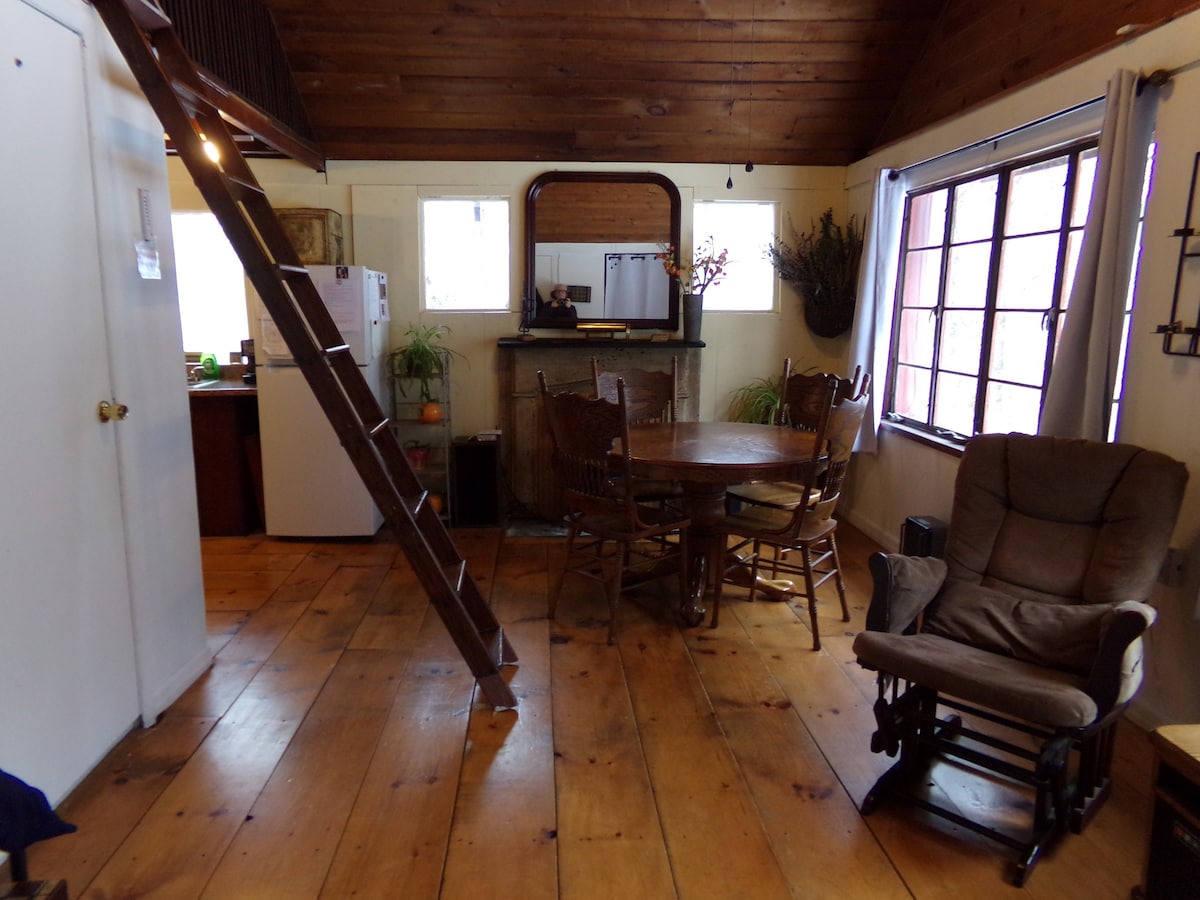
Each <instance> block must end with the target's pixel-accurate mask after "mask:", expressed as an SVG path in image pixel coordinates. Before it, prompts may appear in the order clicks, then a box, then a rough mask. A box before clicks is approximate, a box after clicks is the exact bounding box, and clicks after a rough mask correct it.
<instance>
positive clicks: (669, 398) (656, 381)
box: [592, 356, 679, 424]
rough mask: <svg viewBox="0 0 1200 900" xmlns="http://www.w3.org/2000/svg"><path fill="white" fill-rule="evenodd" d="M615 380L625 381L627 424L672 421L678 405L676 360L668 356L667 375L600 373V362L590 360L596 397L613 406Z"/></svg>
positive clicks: (624, 371)
mask: <svg viewBox="0 0 1200 900" xmlns="http://www.w3.org/2000/svg"><path fill="white" fill-rule="evenodd" d="M618 379H620V380H623V381H624V382H625V412H626V415H628V416H629V422H630V424H636V423H639V422H674V421H675V416H676V412H677V408H678V403H679V357H677V356H672V357H671V371H670V372H650V371H647V370H645V369H612V370H607V371H602V370H601V368H600V361H599V360H598V359H596V357H594V356H593V357H592V387H593V388H594V389H595V391H596V396H597V397H603V398H604V399H605V400H608V401H610V402H612V403H615V402H616V400H617V380H618Z"/></svg>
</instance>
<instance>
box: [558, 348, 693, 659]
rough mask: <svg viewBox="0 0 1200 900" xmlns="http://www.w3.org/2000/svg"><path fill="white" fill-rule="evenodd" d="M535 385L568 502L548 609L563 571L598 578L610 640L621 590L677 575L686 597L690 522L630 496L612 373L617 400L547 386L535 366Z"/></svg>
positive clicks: (623, 423)
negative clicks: (563, 556)
mask: <svg viewBox="0 0 1200 900" xmlns="http://www.w3.org/2000/svg"><path fill="white" fill-rule="evenodd" d="M538 385H539V387H540V389H541V395H542V404H543V409H544V410H545V415H546V421H547V422H548V423H549V426H550V435H551V440H552V442H553V447H554V455H553V460H554V462H553V465H554V469H555V471H556V473H557V474H558V477H559V480H560V481H561V483H562V487H563V496H564V501H565V503H566V507H567V513H566V524H567V552H566V559H565V561H564V564H563V568H562V569H561V570H560V571H559V572H558V573H557V575H556V576H555V578H554V581H553V584H552V586H551V589H550V606H549V615H550V618H551V619H553V618H554V614H555V612H556V610H557V608H558V600H559V596H560V594H561V593H562V586H563V581H564V580H565V578H566V576H567V574H568V573H572V574H576V575H580V576H583V577H584V578H588V579H591V580H593V581H597V582H599V583H601V584H603V585H604V588H605V593H606V596H607V597H608V607H609V622H608V643H610V644H612V643H613V642H614V641H615V640H616V633H617V605H618V601H619V599H620V595H621V593H622V592H623V591H625V590H628V589H629V588H632V587H634V586H635V585H638V584H642V583H644V582H646V581H650V580H652V579H656V578H661V577H663V576H665V575H670V574H675V575H676V576H677V577H678V580H679V601H680V606H681V607H682V605H683V602H684V601H685V600H686V599H687V597H688V577H687V576H688V573H687V565H688V560H689V559H690V556H689V554H688V540H687V529H688V526H689V525H690V524H691V523H690V520H689V519H688V517H687V516H686V515H685V514H684V513H682V512H680V511H679V510H678V509H677V508H676V507H674V506H672V505H670V504H659V505H647V504H644V503H640V502H639V501H638V498H637V496H636V495H635V484H634V479H633V476H632V472H631V461H630V454H629V446H630V445H629V421H628V415H627V410H626V403H625V386H624V382H623V381H622V380H620V379H618V380H617V385H616V387H617V400H616V402H611V401H609V400H606V399H604V398H602V397H597V398H592V397H588V396H585V395H583V394H578V393H572V392H561V393H552V392H551V391H550V390H549V389H548V388H547V387H546V376H545V373H544V372H541V371H539V372H538ZM614 468H615V472H614ZM614 476H615V477H614Z"/></svg>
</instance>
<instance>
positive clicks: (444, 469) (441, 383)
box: [392, 353, 454, 522]
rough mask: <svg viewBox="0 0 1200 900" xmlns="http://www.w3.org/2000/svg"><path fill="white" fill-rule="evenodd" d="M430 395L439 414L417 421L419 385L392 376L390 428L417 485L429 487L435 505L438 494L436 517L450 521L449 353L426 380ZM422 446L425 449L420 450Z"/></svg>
mask: <svg viewBox="0 0 1200 900" xmlns="http://www.w3.org/2000/svg"><path fill="white" fill-rule="evenodd" d="M429 392H430V395H431V396H432V397H433V398H434V399H435V400H437V402H438V404H439V405H440V407H441V410H442V417H441V419H440V420H439V421H436V422H423V421H421V408H422V405H423V404H422V402H421V385H420V383H419V382H418V381H417V380H415V379H411V378H395V377H393V378H392V431H393V433H394V434H395V435H396V441H397V442H398V443H399V444H400V447H401V449H402V450H403V451H404V455H405V456H406V457H407V458H408V461H409V465H410V466H411V467H412V470H413V474H414V475H415V476H416V477H417V480H418V481H419V482H420V483H421V487H422V488H424V489H425V490H427V491H429V494H430V500H431V502H432V503H433V504H434V505H435V508H436V504H437V503H438V500H437V499H435V498H437V497H440V498H441V508H440V509H439V510H438V517H439V518H440V519H441V520H442V521H443V522H448V521H450V508H451V505H452V504H453V502H454V498H453V497H452V496H451V494H452V492H453V481H452V479H451V478H450V458H451V457H450V452H451V449H450V448H451V444H452V440H451V435H452V434H453V431H452V430H451V422H452V417H451V410H450V355H449V354H448V353H447V354H445V355H444V357H443V360H442V377H441V378H431V379H430V380H429ZM423 449H426V450H427V451H428V452H427V453H424V454H422V453H420V452H416V453H414V452H413V451H420V450H423Z"/></svg>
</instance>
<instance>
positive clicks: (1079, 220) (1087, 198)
mask: <svg viewBox="0 0 1200 900" xmlns="http://www.w3.org/2000/svg"><path fill="white" fill-rule="evenodd" d="M1099 152H1100V151H1099V150H1097V149H1096V148H1095V147H1093V148H1091V149H1090V150H1085V151H1084V152H1083V153H1082V154H1080V156H1079V168H1078V170H1077V171H1076V173H1075V202H1074V203H1072V204H1071V227H1073V228H1082V227H1083V223H1084V222H1086V221H1087V214H1088V208H1089V207H1090V206H1091V203H1092V185H1093V184H1095V182H1096V155H1097V154H1098V153H1099ZM1147 183H1149V181H1147ZM1142 205H1143V206H1145V203H1143V204H1142Z"/></svg>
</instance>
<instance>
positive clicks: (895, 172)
mask: <svg viewBox="0 0 1200 900" xmlns="http://www.w3.org/2000/svg"><path fill="white" fill-rule="evenodd" d="M1103 100H1104V97H1103V96H1100V97H1093V98H1092V99H1091V100H1084V101H1083V102H1082V103H1076V104H1075V105H1074V106H1069V107H1067V108H1066V109H1060V110H1059V111H1058V112H1053V113H1050V114H1049V115H1047V116H1042V117H1041V118H1040V119H1034V120H1033V121H1032V122H1026V123H1025V124H1024V125H1018V126H1016V127H1015V128H1010V129H1008V130H1007V131H1002V132H1000V133H999V134H994V135H992V136H991V137H987V138H983V139H981V140H978V141H976V142H975V143H973V144H965V145H964V146H962V147H956V148H955V149H953V150H947V151H946V152H945V153H939V154H938V155H937V156H931V157H930V158H929V159H923V160H921V161H920V162H915V163H912V164H911V165H907V166H903V167H901V168H899V169H892V170H891V171H890V172H888V176H887V177H888V180H889V181H895V180H896V179H897V178H899V177H900V176H901V175H903V174H904V173H905V172H908V171H911V170H912V169H916V168H919V167H921V166H926V165H929V163H932V162H937V161H938V160H942V159H946V158H947V157H950V156H954V155H955V154H956V153H964V152H966V151H967V150H976V149H978V148H979V147H986V146H987V145H988V144H994V143H996V142H997V141H1002V140H1004V139H1005V138H1009V137H1012V136H1013V135H1014V134H1018V133H1020V132H1022V131H1024V130H1025V129H1027V128H1035V127H1037V126H1038V125H1045V124H1046V123H1047V122H1053V121H1054V120H1055V119H1061V118H1062V117H1063V116H1069V115H1071V114H1072V113H1076V112H1079V110H1081V109H1087V107H1089V106H1092V105H1093V104H1095V103H1100V102H1101V101H1103Z"/></svg>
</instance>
